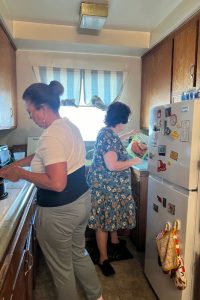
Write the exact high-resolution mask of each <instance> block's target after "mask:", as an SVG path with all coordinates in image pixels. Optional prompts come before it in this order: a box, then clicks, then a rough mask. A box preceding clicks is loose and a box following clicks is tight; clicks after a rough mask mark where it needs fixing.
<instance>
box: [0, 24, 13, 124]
mask: <svg viewBox="0 0 200 300" xmlns="http://www.w3.org/2000/svg"><path fill="white" fill-rule="evenodd" d="M15 68H16V61H15V50H14V49H13V47H12V45H11V43H10V41H9V39H8V37H7V36H6V34H5V32H4V30H3V29H2V27H1V26H0V107H1V108H3V109H1V111H0V129H9V128H13V127H15V126H16V69H15Z"/></svg>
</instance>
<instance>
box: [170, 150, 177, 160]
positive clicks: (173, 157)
mask: <svg viewBox="0 0 200 300" xmlns="http://www.w3.org/2000/svg"><path fill="white" fill-rule="evenodd" d="M170 158H171V159H173V160H178V152H175V151H170Z"/></svg>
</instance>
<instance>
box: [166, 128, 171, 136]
mask: <svg viewBox="0 0 200 300" xmlns="http://www.w3.org/2000/svg"><path fill="white" fill-rule="evenodd" d="M170 133H171V129H170V128H169V127H166V128H165V130H164V134H165V135H169V134H170Z"/></svg>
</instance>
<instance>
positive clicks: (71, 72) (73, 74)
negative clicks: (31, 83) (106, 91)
mask: <svg viewBox="0 0 200 300" xmlns="http://www.w3.org/2000/svg"><path fill="white" fill-rule="evenodd" d="M33 69H34V73H35V75H36V79H37V81H38V82H43V83H47V84H49V83H50V82H51V81H52V80H57V81H59V82H60V83H61V84H62V85H63V87H64V94H63V95H62V102H63V103H64V104H65V103H66V102H67V101H69V103H74V104H75V105H79V102H80V96H81V82H82V77H83V76H82V70H80V69H71V68H56V67H44V66H40V67H33Z"/></svg>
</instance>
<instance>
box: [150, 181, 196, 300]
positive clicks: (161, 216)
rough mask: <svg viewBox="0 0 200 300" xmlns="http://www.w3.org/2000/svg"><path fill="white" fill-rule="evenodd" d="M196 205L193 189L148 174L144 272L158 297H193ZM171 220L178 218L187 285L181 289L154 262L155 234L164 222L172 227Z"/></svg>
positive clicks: (164, 298) (163, 225)
mask: <svg viewBox="0 0 200 300" xmlns="http://www.w3.org/2000/svg"><path fill="white" fill-rule="evenodd" d="M196 205H197V192H185V190H183V189H179V190H177V189H175V188H174V186H173V185H169V184H166V183H165V182H162V180H160V179H158V178H154V177H152V176H149V185H148V210H147V232H146V252H145V274H146V276H147V278H148V280H149V282H150V284H151V286H152V287H153V289H154V290H155V292H156V294H157V296H158V298H159V299H161V300H169V299H176V300H190V299H191V300H192V299H193V295H194V292H193V291H194V290H195V289H194V272H195V270H194V266H195V265H197V263H196V264H195V257H198V255H197V254H196V253H195V249H196V248H195V247H196V246H195V225H196V211H197V209H196V208H197V207H196ZM175 220H179V221H180V231H179V233H178V240H179V241H180V250H181V256H182V258H183V260H184V265H185V270H186V276H187V287H186V289H185V290H183V291H180V290H178V289H177V288H176V287H175V284H174V281H173V279H171V278H170V275H169V274H165V273H163V271H162V269H161V267H160V266H159V265H158V254H157V249H156V242H155V238H156V236H157V234H158V233H159V232H161V231H162V230H163V229H164V227H165V223H166V222H170V223H171V225H172V226H173V224H174V221H175ZM198 239H199V237H198Z"/></svg>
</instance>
